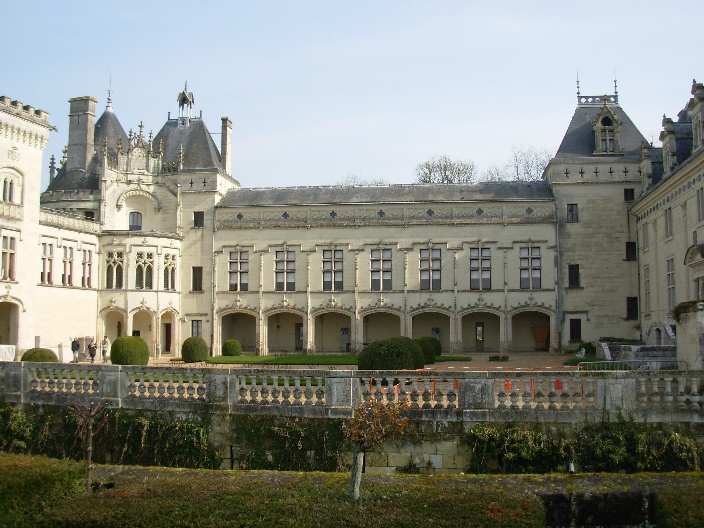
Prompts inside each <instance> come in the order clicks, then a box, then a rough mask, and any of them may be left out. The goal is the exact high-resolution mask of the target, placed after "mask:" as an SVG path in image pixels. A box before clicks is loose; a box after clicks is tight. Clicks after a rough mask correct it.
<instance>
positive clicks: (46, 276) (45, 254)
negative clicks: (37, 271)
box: [40, 243, 54, 284]
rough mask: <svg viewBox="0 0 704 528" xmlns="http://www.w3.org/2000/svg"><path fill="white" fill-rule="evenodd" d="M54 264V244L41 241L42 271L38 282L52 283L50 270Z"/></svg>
mask: <svg viewBox="0 0 704 528" xmlns="http://www.w3.org/2000/svg"><path fill="white" fill-rule="evenodd" d="M53 266H54V244H47V243H42V271H41V277H40V282H41V283H42V284H52V277H51V275H52V270H53Z"/></svg>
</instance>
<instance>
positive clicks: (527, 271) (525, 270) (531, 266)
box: [518, 247, 542, 290]
mask: <svg viewBox="0 0 704 528" xmlns="http://www.w3.org/2000/svg"><path fill="white" fill-rule="evenodd" d="M518 256H519V257H520V269H521V272H520V273H521V289H522V290H539V289H540V283H541V271H542V267H541V262H540V248H539V247H522V248H519V250H518Z"/></svg>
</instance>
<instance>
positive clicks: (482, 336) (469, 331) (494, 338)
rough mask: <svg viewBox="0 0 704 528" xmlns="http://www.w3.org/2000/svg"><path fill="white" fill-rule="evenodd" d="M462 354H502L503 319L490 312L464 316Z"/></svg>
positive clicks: (471, 313) (472, 313)
mask: <svg viewBox="0 0 704 528" xmlns="http://www.w3.org/2000/svg"><path fill="white" fill-rule="evenodd" d="M462 352H465V353H481V352H488V353H499V352H501V318H500V317H499V316H498V315H496V314H494V313H490V312H470V313H467V314H465V315H463V316H462Z"/></svg>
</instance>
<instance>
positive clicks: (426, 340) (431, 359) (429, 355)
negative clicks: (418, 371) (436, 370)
mask: <svg viewBox="0 0 704 528" xmlns="http://www.w3.org/2000/svg"><path fill="white" fill-rule="evenodd" d="M416 342H417V343H418V345H419V346H420V349H421V351H422V352H423V357H424V359H425V364H426V365H432V364H433V363H435V345H434V344H433V338H432V337H421V338H419V339H416Z"/></svg>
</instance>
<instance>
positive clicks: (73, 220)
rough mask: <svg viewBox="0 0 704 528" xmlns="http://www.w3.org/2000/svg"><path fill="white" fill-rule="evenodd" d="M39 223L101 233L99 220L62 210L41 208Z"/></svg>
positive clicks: (96, 233) (94, 233)
mask: <svg viewBox="0 0 704 528" xmlns="http://www.w3.org/2000/svg"><path fill="white" fill-rule="evenodd" d="M39 224H40V225H44V226H51V227H58V228H61V229H69V230H71V231H79V232H81V233H90V234H93V235H98V234H100V224H98V223H97V222H93V221H91V220H85V219H83V218H81V217H79V216H77V215H74V214H71V213H64V212H61V211H49V210H46V209H41V210H40V211H39Z"/></svg>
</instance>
